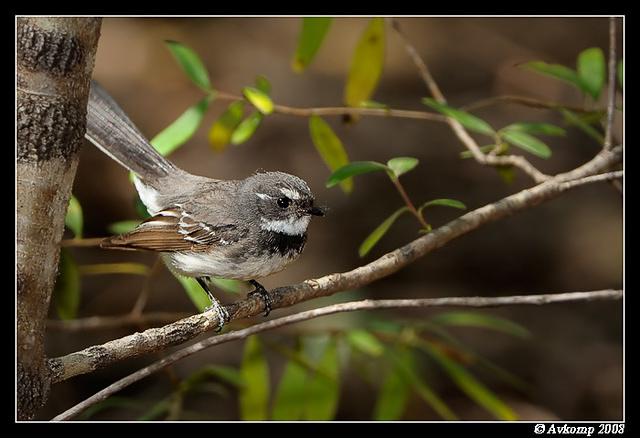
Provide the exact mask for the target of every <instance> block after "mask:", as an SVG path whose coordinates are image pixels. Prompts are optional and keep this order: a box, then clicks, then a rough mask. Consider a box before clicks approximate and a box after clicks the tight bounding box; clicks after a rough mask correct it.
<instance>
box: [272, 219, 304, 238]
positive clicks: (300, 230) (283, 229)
mask: <svg viewBox="0 0 640 438" xmlns="http://www.w3.org/2000/svg"><path fill="white" fill-rule="evenodd" d="M310 221H311V217H310V216H302V217H296V216H291V217H288V218H286V219H265V218H260V228H262V229H263V230H265V231H273V232H274V233H282V234H286V235H288V236H301V235H302V234H304V233H305V232H306V231H307V227H308V226H309V222H310Z"/></svg>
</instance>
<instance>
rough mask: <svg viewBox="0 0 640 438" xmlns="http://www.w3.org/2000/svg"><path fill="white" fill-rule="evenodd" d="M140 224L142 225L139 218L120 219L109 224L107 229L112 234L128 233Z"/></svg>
mask: <svg viewBox="0 0 640 438" xmlns="http://www.w3.org/2000/svg"><path fill="white" fill-rule="evenodd" d="M138 225H140V221H139V220H128V221H119V222H113V223H111V224H109V225H108V226H107V230H108V231H109V232H110V233H112V234H122V233H128V232H129V231H131V230H133V229H134V228H135V227H137V226H138Z"/></svg>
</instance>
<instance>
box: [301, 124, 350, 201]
mask: <svg viewBox="0 0 640 438" xmlns="http://www.w3.org/2000/svg"><path fill="white" fill-rule="evenodd" d="M309 131H310V132H311V139H312V140H313V143H314V145H315V146H316V149H317V150H318V152H319V153H320V156H321V157H322V159H323V160H324V162H325V163H326V164H327V166H329V169H331V171H335V170H336V169H339V168H341V167H342V166H344V165H346V164H347V163H348V162H349V157H348V156H347V152H346V151H345V149H344V146H343V145H342V142H341V141H340V139H339V138H338V136H337V135H336V134H335V133H334V132H333V129H331V127H330V126H329V125H328V124H327V122H325V121H324V120H322V119H321V118H320V117H318V116H311V117H309ZM340 185H341V186H342V189H343V190H344V191H345V192H347V193H349V192H351V190H352V189H353V180H352V179H351V178H347V179H344V180H342V181H341V182H340Z"/></svg>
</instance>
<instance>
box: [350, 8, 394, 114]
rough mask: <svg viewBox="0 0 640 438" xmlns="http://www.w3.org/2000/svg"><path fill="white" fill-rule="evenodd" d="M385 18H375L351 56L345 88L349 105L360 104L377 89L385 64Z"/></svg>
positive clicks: (355, 105)
mask: <svg viewBox="0 0 640 438" xmlns="http://www.w3.org/2000/svg"><path fill="white" fill-rule="evenodd" d="M384 52H385V29H384V19H382V18H373V19H372V20H371V22H370V23H369V25H368V26H367V28H366V29H365V31H364V33H363V34H362V36H361V37H360V40H359V42H358V45H357V46H356V49H355V51H354V53H353V57H352V58H351V68H350V70H349V76H348V78H347V84H346V86H345V90H344V101H345V104H346V105H347V106H354V107H357V106H360V105H361V103H362V101H364V100H368V99H369V98H370V97H371V96H372V95H373V92H374V91H375V89H376V87H377V85H378V81H379V80H380V76H381V74H382V68H383V66H384Z"/></svg>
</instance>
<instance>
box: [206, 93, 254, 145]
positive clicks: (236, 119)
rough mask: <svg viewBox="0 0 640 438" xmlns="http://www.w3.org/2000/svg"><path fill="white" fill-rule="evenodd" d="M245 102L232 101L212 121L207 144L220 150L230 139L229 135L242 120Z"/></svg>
mask: <svg viewBox="0 0 640 438" xmlns="http://www.w3.org/2000/svg"><path fill="white" fill-rule="evenodd" d="M244 105H245V103H244V102H243V101H241V100H238V101H236V102H233V103H232V104H230V105H229V106H228V107H227V109H226V110H225V111H224V112H223V113H222V115H221V116H220V117H219V118H218V119H217V120H216V121H215V122H214V124H213V125H212V126H211V129H210V130H209V144H210V145H211V146H212V147H213V149H214V150H215V151H221V150H223V149H224V148H225V147H227V145H228V144H229V142H230V141H231V136H232V135H233V132H234V131H235V129H236V127H237V126H238V125H239V124H240V122H241V121H242V116H243V109H244Z"/></svg>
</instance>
